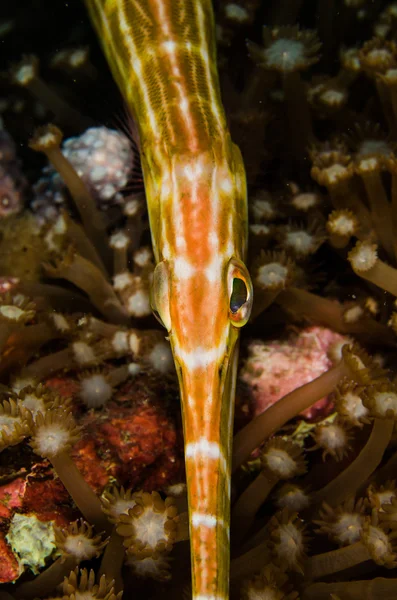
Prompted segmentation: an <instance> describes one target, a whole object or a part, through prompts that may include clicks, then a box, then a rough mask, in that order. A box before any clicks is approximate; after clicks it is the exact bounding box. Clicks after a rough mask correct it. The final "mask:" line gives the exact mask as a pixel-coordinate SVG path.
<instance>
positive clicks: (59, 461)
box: [50, 452, 111, 532]
mask: <svg viewBox="0 0 397 600" xmlns="http://www.w3.org/2000/svg"><path fill="white" fill-rule="evenodd" d="M50 460H51V463H52V466H53V467H54V469H55V471H56V472H57V474H58V477H59V478H60V479H61V481H62V483H63V485H64V486H65V488H66V489H67V491H68V492H69V494H70V495H71V497H72V498H73V500H74V502H75V503H76V505H77V507H78V509H79V510H80V512H81V514H82V515H83V516H84V518H85V519H87V521H88V522H89V523H91V524H92V525H95V527H96V528H97V529H98V531H107V532H109V531H111V525H110V523H109V521H108V520H107V518H106V516H105V515H104V514H103V512H102V505H101V502H100V500H99V498H98V496H97V495H96V494H95V492H94V491H93V490H92V488H91V487H90V485H89V484H88V483H87V482H86V480H85V479H84V477H83V476H82V474H81V473H80V471H79V470H78V468H77V467H76V465H75V463H74V462H73V460H72V459H71V458H70V456H69V455H68V453H67V452H60V453H59V454H57V455H56V456H51V457H50Z"/></svg>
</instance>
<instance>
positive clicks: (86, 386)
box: [80, 373, 113, 408]
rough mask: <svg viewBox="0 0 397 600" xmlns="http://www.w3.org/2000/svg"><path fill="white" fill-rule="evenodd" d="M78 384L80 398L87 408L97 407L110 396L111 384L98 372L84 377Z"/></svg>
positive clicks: (104, 402)
mask: <svg viewBox="0 0 397 600" xmlns="http://www.w3.org/2000/svg"><path fill="white" fill-rule="evenodd" d="M80 386H81V387H80V398H81V399H82V400H83V402H84V403H85V404H86V405H87V406H88V408H99V407H101V406H103V405H104V404H106V402H108V400H110V398H111V397H112V393H113V389H112V386H111V385H110V383H108V381H107V380H106V378H105V376H104V375H101V374H100V373H97V374H94V375H89V376H88V377H85V378H84V379H82V380H81V383H80Z"/></svg>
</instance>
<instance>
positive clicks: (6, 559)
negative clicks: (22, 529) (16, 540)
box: [0, 533, 19, 583]
mask: <svg viewBox="0 0 397 600" xmlns="http://www.w3.org/2000/svg"><path fill="white" fill-rule="evenodd" d="M18 577H19V565H18V561H17V559H16V558H15V556H14V554H13V552H12V550H11V548H10V547H9V545H8V544H7V542H6V540H5V537H4V535H3V534H2V533H0V583H8V582H10V581H15V579H17V578H18Z"/></svg>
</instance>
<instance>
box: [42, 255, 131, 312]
mask: <svg viewBox="0 0 397 600" xmlns="http://www.w3.org/2000/svg"><path fill="white" fill-rule="evenodd" d="M44 268H45V271H46V273H47V274H48V275H49V276H50V277H61V278H63V279H67V280H68V281H70V282H71V283H73V284H74V285H75V286H77V287H78V288H80V289H82V290H84V291H85V292H86V294H87V295H88V296H89V298H90V300H91V302H92V304H93V305H94V306H95V307H96V308H97V309H98V310H99V311H100V312H101V313H102V314H103V315H104V316H105V317H107V318H108V319H109V321H111V322H112V323H120V324H127V323H128V322H129V317H128V315H127V313H126V311H125V310H124V308H123V307H122V306H121V304H120V302H119V300H118V298H117V296H116V294H115V293H114V291H113V288H112V286H111V285H110V283H108V281H106V279H105V277H104V275H103V273H102V272H101V271H100V270H99V269H98V268H97V267H96V266H95V265H93V264H92V263H91V262H90V261H88V260H87V259H85V258H83V257H82V256H80V255H79V254H77V252H73V251H72V252H70V253H69V255H68V256H67V257H66V258H65V260H63V261H62V263H60V264H59V265H57V266H56V267H53V266H52V265H50V264H45V265H44Z"/></svg>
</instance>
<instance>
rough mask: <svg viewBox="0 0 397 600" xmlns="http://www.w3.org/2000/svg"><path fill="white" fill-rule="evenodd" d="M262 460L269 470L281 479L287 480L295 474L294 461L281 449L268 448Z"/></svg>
mask: <svg viewBox="0 0 397 600" xmlns="http://www.w3.org/2000/svg"><path fill="white" fill-rule="evenodd" d="M263 459H264V461H265V463H266V464H267V466H268V467H269V469H270V470H271V471H272V472H273V473H275V474H276V475H277V476H278V477H281V478H282V479H288V478H289V477H292V476H293V475H294V474H295V473H296V462H295V460H294V459H293V458H291V456H290V455H289V454H288V452H285V450H282V449H281V448H269V449H268V450H267V452H266V454H265V455H264V456H263Z"/></svg>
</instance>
